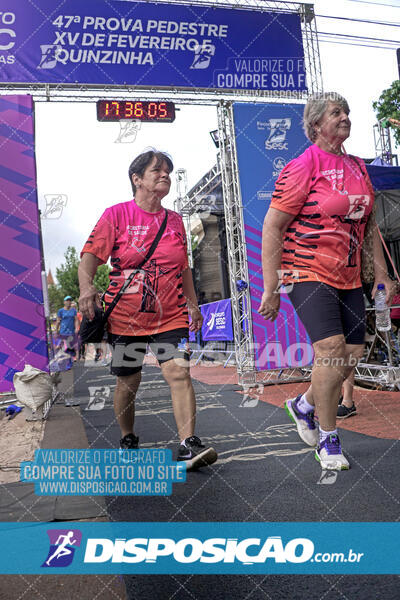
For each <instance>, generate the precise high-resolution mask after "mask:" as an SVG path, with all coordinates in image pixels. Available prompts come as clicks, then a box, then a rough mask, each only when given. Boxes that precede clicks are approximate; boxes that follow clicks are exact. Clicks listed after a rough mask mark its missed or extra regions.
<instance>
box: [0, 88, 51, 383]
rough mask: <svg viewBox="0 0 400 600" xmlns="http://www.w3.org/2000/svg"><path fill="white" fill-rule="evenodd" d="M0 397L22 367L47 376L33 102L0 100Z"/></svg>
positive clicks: (13, 98) (10, 98) (28, 99)
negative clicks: (26, 366) (27, 365)
mask: <svg viewBox="0 0 400 600" xmlns="http://www.w3.org/2000/svg"><path fill="white" fill-rule="evenodd" d="M0 185H1V203H0V288H1V303H0V304H1V305H0V392H6V391H10V390H12V389H13V384H12V380H13V376H14V373H15V372H16V371H22V370H23V369H24V366H25V364H30V365H32V366H33V367H37V368H38V369H43V370H47V367H48V354H47V344H46V327H45V318H44V316H43V292H42V281H41V263H40V233H39V214H38V201H37V192H36V166H35V152H34V126H33V100H32V98H31V96H1V97H0Z"/></svg>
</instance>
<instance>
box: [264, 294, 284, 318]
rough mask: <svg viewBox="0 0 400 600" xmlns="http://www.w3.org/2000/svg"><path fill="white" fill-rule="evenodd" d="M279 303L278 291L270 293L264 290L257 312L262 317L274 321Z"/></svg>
mask: <svg viewBox="0 0 400 600" xmlns="http://www.w3.org/2000/svg"><path fill="white" fill-rule="evenodd" d="M280 303H281V298H280V295H279V294H278V293H276V292H272V294H271V293H269V292H264V293H263V295H262V298H261V304H260V306H259V309H258V312H259V313H260V315H261V316H263V317H264V319H269V320H270V321H275V319H276V317H277V316H278V312H279V307H280Z"/></svg>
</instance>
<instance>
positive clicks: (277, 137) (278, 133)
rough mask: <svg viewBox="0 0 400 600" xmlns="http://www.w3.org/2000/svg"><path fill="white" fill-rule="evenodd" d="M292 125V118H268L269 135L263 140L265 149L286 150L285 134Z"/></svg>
mask: <svg viewBox="0 0 400 600" xmlns="http://www.w3.org/2000/svg"><path fill="white" fill-rule="evenodd" d="M291 126H292V119H289V118H288V119H269V120H268V125H267V127H268V129H269V137H268V138H267V139H266V140H265V149H266V150H287V149H288V143H287V142H285V140H286V134H287V132H288V131H289V129H290V128H291Z"/></svg>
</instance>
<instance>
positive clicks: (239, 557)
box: [84, 536, 314, 564]
mask: <svg viewBox="0 0 400 600" xmlns="http://www.w3.org/2000/svg"><path fill="white" fill-rule="evenodd" d="M313 553H314V544H313V542H312V541H311V540H309V539H307V538H295V539H292V540H290V541H289V542H287V544H286V545H284V544H283V542H282V538H281V537H280V536H270V537H268V538H266V539H265V540H262V539H260V538H247V539H244V540H241V541H238V539H232V538H209V539H206V540H204V541H203V540H199V539H197V538H183V539H181V540H178V541H175V540H172V539H169V538H132V539H126V538H116V539H115V540H110V539H107V538H106V539H105V538H89V539H88V541H87V544H86V551H85V558H84V562H85V563H105V562H108V561H111V562H112V563H141V562H146V563H156V562H157V560H158V559H159V558H165V557H170V559H174V560H175V561H176V562H178V563H183V564H188V563H195V562H200V563H214V564H215V563H234V562H235V561H238V562H241V563H244V564H254V563H265V562H266V561H267V560H268V559H271V560H273V561H275V563H286V562H290V563H304V562H307V561H308V560H310V558H311V557H312V556H313Z"/></svg>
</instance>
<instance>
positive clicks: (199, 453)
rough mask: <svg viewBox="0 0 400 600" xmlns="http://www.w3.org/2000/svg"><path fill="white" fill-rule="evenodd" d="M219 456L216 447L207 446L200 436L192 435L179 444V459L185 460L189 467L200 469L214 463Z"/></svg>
mask: <svg viewBox="0 0 400 600" xmlns="http://www.w3.org/2000/svg"><path fill="white" fill-rule="evenodd" d="M217 458H218V454H217V453H216V452H215V450H214V448H206V447H205V446H204V444H202V443H201V440H200V439H199V438H198V437H196V436H195V435H192V436H191V437H188V438H186V440H185V444H181V445H180V446H179V449H178V458H177V460H184V461H185V463H186V468H187V469H198V468H199V467H206V466H207V465H212V464H213V463H215V461H216V460H217Z"/></svg>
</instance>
